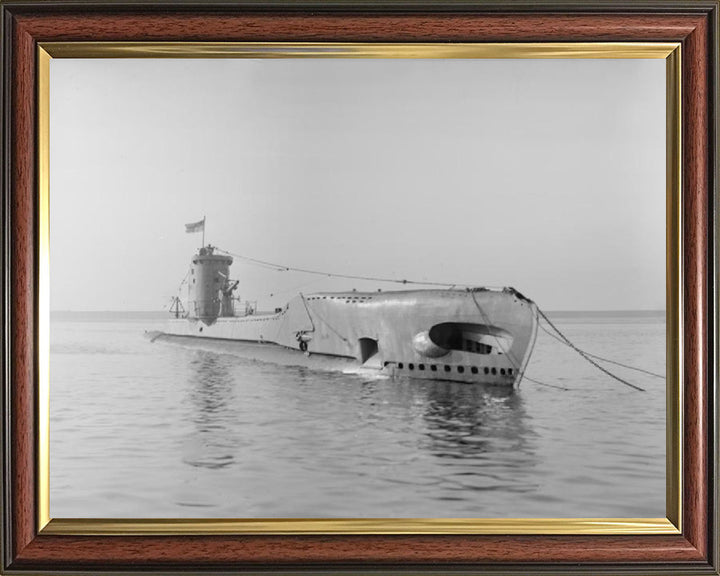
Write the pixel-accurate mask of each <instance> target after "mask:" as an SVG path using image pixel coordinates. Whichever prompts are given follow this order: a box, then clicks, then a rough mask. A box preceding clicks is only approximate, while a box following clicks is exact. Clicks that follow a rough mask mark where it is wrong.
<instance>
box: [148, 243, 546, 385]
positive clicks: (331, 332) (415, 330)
mask: <svg viewBox="0 0 720 576" xmlns="http://www.w3.org/2000/svg"><path fill="white" fill-rule="evenodd" d="M203 244H204V241H203ZM232 263H233V257H232V256H231V255H230V254H229V253H227V252H225V251H223V250H220V249H219V248H217V247H215V246H212V245H210V244H208V245H203V246H202V247H201V248H199V249H198V251H197V253H195V254H194V255H193V256H192V258H191V262H190V269H189V272H188V276H187V285H188V291H187V302H186V305H185V306H184V305H183V304H182V302H181V300H180V298H179V297H176V298H175V299H174V306H173V307H172V308H171V311H172V313H173V317H172V318H170V319H169V320H168V321H167V323H165V325H163V326H162V327H161V328H160V329H159V330H156V331H154V332H153V333H152V340H153V341H166V342H179V343H185V344H192V345H197V344H200V345H204V344H205V345H209V344H212V345H213V349H219V350H226V351H228V352H232V353H235V354H240V355H242V356H245V357H247V358H250V359H254V360H259V361H267V362H275V363H280V364H287V365H296V366H307V367H310V368H318V369H327V370H341V371H343V372H357V373H361V374H367V375H376V376H380V377H389V378H414V379H429V380H446V381H455V382H463V383H468V384H487V385H497V386H504V387H513V386H518V385H519V384H520V381H521V380H522V378H523V374H524V372H525V368H526V366H527V364H528V361H529V359H530V356H531V354H532V351H533V348H534V346H535V339H536V337H537V329H538V308H537V306H536V304H535V303H534V302H533V301H532V300H530V299H529V298H526V297H525V296H523V295H522V294H521V293H520V292H518V291H517V290H515V289H514V288H511V287H506V288H486V287H474V288H447V289H437V288H428V289H402V290H384V291H377V292H359V291H355V290H352V291H348V292H314V293H308V294H303V293H298V294H297V295H296V296H295V297H293V298H291V299H290V300H289V301H288V302H287V303H286V304H285V305H284V306H282V307H279V308H275V309H274V310H272V311H260V310H258V309H257V306H256V305H255V304H253V303H248V302H242V301H241V300H240V298H239V297H236V296H235V293H236V290H237V288H238V286H239V283H240V282H239V281H238V280H232V279H231V275H230V267H231V266H232Z"/></svg>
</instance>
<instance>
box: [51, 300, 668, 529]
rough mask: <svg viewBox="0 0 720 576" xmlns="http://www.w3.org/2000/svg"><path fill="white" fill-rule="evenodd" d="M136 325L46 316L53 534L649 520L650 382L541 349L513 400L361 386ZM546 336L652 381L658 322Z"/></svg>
mask: <svg viewBox="0 0 720 576" xmlns="http://www.w3.org/2000/svg"><path fill="white" fill-rule="evenodd" d="M155 318H157V316H153V315H123V314H56V315H54V316H53V320H52V324H51V355H50V358H51V360H50V370H51V382H50V513H51V516H52V517H55V518H59V517H134V518H141V517H208V518H213V517H214V518H218V517H303V518H312V517H415V518H419V517H427V518H431V517H474V518H505V517H516V518H520V517H664V516H665V382H664V380H660V379H657V378H653V377H650V376H645V375H642V374H638V373H634V372H629V371H628V370H625V369H622V368H613V370H616V371H617V373H618V374H619V375H621V376H623V377H626V378H628V379H629V380H631V381H632V382H633V383H635V384H638V385H640V386H642V387H644V388H646V392H637V391H635V390H632V389H630V388H628V387H625V386H623V385H622V384H620V383H618V382H615V381H613V380H611V379H609V378H608V377H607V376H605V375H603V374H602V373H601V372H599V371H598V370H597V369H596V368H594V367H592V366H590V365H589V364H587V363H586V362H585V361H583V360H582V359H581V358H580V357H579V356H578V355H577V354H576V353H574V352H572V351H571V350H569V349H568V348H566V347H564V346H562V345H561V344H560V343H558V342H557V341H556V340H553V339H552V338H550V337H549V336H547V335H546V334H545V333H544V332H542V331H540V332H539V334H538V341H537V345H536V347H535V351H534V353H533V357H532V360H531V362H530V365H529V367H528V371H527V375H528V376H529V377H531V378H533V379H536V380H538V381H542V382H545V383H549V384H553V385H560V386H564V387H566V388H569V389H570V390H567V391H563V390H559V389H556V388H550V387H546V386H541V385H539V384H534V383H532V382H530V381H528V380H525V381H523V383H522V385H521V387H520V389H519V390H515V391H505V390H502V389H497V388H491V387H481V386H473V385H462V384H454V383H448V382H432V383H430V382H422V381H413V380H380V379H375V380H369V379H367V378H362V377H359V376H357V375H347V374H340V373H325V372H318V371H311V370H307V369H302V368H297V367H283V366H278V365H274V364H269V363H260V362H255V361H252V360H247V359H244V358H241V357H237V356H234V355H232V354H228V353H225V352H221V351H217V350H213V349H212V346H209V347H203V348H194V347H190V346H180V345H177V344H170V343H159V342H156V343H151V342H150V341H149V340H148V339H146V338H145V337H144V335H143V333H144V330H146V329H148V330H149V329H152V328H154V327H156V326H157V324H158V322H157V321H156V320H154V319H155ZM553 319H554V321H555V323H556V324H557V326H558V327H559V328H560V329H561V330H563V331H564V332H565V333H566V334H567V335H568V336H569V337H570V339H571V340H573V341H574V342H575V343H576V344H577V345H579V346H580V347H582V348H584V349H586V350H588V351H589V352H592V353H595V354H599V355H603V356H608V357H610V358H613V359H615V360H617V361H620V362H626V363H630V364H634V365H637V366H642V367H644V368H647V369H649V370H652V371H654V372H660V373H664V370H665V322H664V318H663V316H662V315H659V314H620V313H618V314H578V313H576V314H563V315H555V316H553Z"/></svg>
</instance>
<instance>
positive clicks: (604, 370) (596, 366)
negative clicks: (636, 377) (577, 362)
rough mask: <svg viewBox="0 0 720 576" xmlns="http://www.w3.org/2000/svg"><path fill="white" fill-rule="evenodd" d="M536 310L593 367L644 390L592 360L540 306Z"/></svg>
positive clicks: (623, 382) (631, 386) (640, 389)
mask: <svg viewBox="0 0 720 576" xmlns="http://www.w3.org/2000/svg"><path fill="white" fill-rule="evenodd" d="M537 311H538V314H539V315H540V316H541V317H542V318H543V320H545V322H547V323H548V324H549V325H550V327H551V328H552V329H553V330H555V332H556V333H557V335H558V336H559V337H560V338H562V341H563V342H564V343H565V344H566V345H567V346H569V347H570V348H572V349H573V350H575V352H577V353H578V354H580V356H582V357H583V358H584V359H585V360H587V361H588V362H589V363H590V364H592V365H593V366H595V368H597V369H598V370H600V371H601V372H604V373H605V374H607V375H608V376H610V378H613V379H615V380H617V381H618V382H621V383H622V384H625V385H626V386H629V387H630V388H634V389H635V390H639V391H640V392H645V388H641V387H640V386H637V385H635V384H631V383H630V382H628V381H627V380H624V379H623V378H620V376H617V375H615V374H613V373H612V372H610V370H608V369H607V368H605V367H604V366H601V365H600V364H598V363H597V362H595V360H593V359H592V358H591V357H590V355H589V354H588V353H587V352H585V351H584V350H581V349H580V348H578V347H577V346H575V344H573V343H572V342H571V341H570V339H569V338H568V337H567V336H565V334H563V333H562V332H561V331H560V329H559V328H558V327H557V326H555V324H553V323H552V321H551V320H550V318H548V317H547V315H546V314H545V312H543V311H542V310H541V309H540V308H537Z"/></svg>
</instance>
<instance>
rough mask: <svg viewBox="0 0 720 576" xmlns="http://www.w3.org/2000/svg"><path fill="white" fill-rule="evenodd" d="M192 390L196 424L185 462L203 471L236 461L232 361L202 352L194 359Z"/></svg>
mask: <svg viewBox="0 0 720 576" xmlns="http://www.w3.org/2000/svg"><path fill="white" fill-rule="evenodd" d="M189 364H190V369H191V372H190V379H189V383H190V387H189V391H188V397H187V402H188V404H189V405H190V407H191V411H190V413H189V417H190V419H191V420H192V423H193V424H194V429H193V431H192V432H190V433H189V434H188V435H187V436H186V438H185V442H184V446H183V462H185V463H186V464H189V465H190V466H197V467H200V468H209V469H218V468H225V467H227V466H230V465H231V464H233V462H235V456H234V453H235V450H236V449H237V445H236V444H237V437H236V434H235V433H234V431H233V421H234V420H235V418H236V412H235V410H234V408H233V405H234V404H233V395H234V392H233V379H232V375H231V373H230V371H229V369H228V358H227V357H226V356H220V355H217V354H213V353H212V352H205V351H198V352H197V353H196V354H193V355H192V356H191V358H190V362H189Z"/></svg>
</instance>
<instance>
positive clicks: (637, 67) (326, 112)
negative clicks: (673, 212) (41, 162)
mask: <svg viewBox="0 0 720 576" xmlns="http://www.w3.org/2000/svg"><path fill="white" fill-rule="evenodd" d="M50 73H51V77H50V78H51V82H50V88H51V89H50V203H51V207H50V214H51V223H50V225H51V228H50V238H51V240H50V250H51V251H50V264H51V308H52V309H53V310H160V309H162V308H163V306H167V304H168V302H169V300H170V298H171V296H173V295H174V294H175V293H176V292H177V289H178V285H179V284H180V282H181V280H182V279H183V277H184V276H185V274H186V271H187V268H188V264H189V261H190V257H191V256H192V254H193V252H194V251H195V250H196V249H197V248H198V247H199V245H200V240H201V236H200V235H199V234H185V231H184V224H185V223H187V222H193V221H196V220H199V219H201V218H202V217H203V216H206V217H207V232H206V240H207V241H208V242H211V243H212V244H214V245H218V246H220V247H222V248H224V249H226V250H229V251H231V252H236V253H239V254H244V255H247V256H251V257H254V258H259V259H263V260H270V261H273V262H279V263H281V264H286V265H290V266H297V267H303V268H316V269H321V270H327V271H331V272H339V273H346V274H358V275H368V276H381V277H394V278H410V279H420V280H432V281H439V282H448V283H449V284H451V283H454V282H457V283H469V284H476V285H490V286H514V287H516V288H517V289H518V290H520V291H521V292H523V293H524V294H526V295H527V296H528V297H530V298H532V299H534V300H535V301H536V302H538V304H539V305H540V307H541V308H545V309H547V310H619V309H663V308H664V307H665V241H664V239H665V62H664V61H663V60H334V59H330V60H320V59H290V60H284V59H268V60H243V59H238V60H231V59H222V60H169V59H163V60H152V59H139V60H123V59H112V60H76V59H67V60H65V59H54V60H52V61H51V66H50ZM232 276H233V277H235V278H238V279H240V288H239V293H240V295H241V296H242V297H243V298H248V299H251V300H258V301H259V303H260V305H261V307H263V306H273V305H276V304H280V303H282V302H284V301H286V300H287V299H289V298H290V297H292V296H293V294H295V293H297V292H298V291H304V292H310V291H313V290H345V289H350V288H358V289H376V288H379V287H382V288H383V289H392V285H382V284H377V283H362V282H357V281H350V280H334V281H333V280H328V279H324V278H317V277H312V276H308V275H305V274H300V273H292V272H277V271H274V270H268V269H264V268H259V267H257V266H250V265H248V264H246V263H243V262H241V261H236V263H235V264H234V265H233V268H232ZM270 294H273V296H272V297H271V296H270ZM183 296H185V293H184V294H183Z"/></svg>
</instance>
